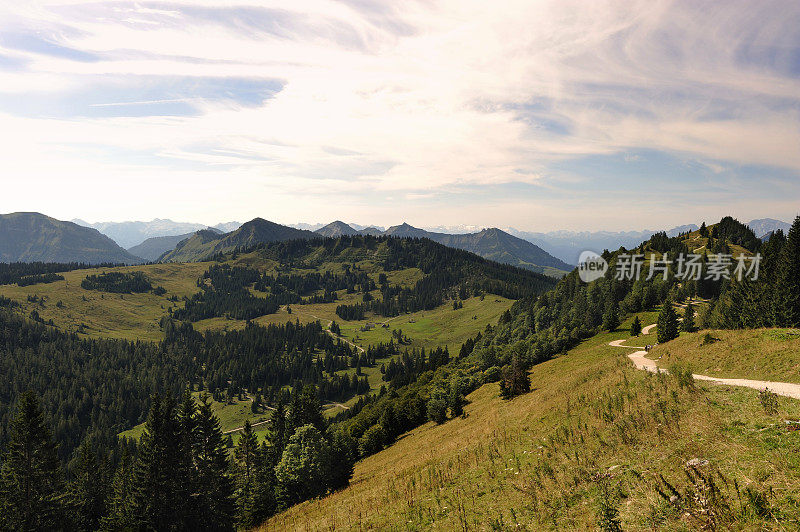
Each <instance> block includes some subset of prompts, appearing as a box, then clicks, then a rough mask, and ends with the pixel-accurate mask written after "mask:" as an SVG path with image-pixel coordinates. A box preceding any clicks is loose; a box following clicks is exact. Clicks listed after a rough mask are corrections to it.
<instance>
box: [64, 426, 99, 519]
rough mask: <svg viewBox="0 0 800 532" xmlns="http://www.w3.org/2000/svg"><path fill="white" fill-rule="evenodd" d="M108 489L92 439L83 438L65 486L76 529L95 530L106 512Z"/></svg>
mask: <svg viewBox="0 0 800 532" xmlns="http://www.w3.org/2000/svg"><path fill="white" fill-rule="evenodd" d="M108 491H109V486H108V476H107V473H106V469H105V466H104V464H103V463H102V462H101V461H100V460H98V458H97V453H96V450H95V445H94V443H93V442H92V441H91V440H89V439H87V440H84V441H83V442H82V443H81V446H80V447H79V448H78V456H77V460H76V462H75V467H74V479H73V480H72V482H70V484H69V487H68V490H67V500H68V503H69V507H70V514H71V516H72V524H73V525H74V526H75V528H77V529H78V530H87V531H89V530H97V529H98V528H99V527H100V520H101V519H102V518H103V516H104V515H105V514H106V496H107V493H108Z"/></svg>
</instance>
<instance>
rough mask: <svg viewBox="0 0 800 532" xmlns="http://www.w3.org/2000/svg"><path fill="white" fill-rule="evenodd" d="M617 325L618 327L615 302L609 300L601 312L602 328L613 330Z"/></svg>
mask: <svg viewBox="0 0 800 532" xmlns="http://www.w3.org/2000/svg"><path fill="white" fill-rule="evenodd" d="M617 327H619V314H618V311H617V304H616V303H615V302H614V301H613V300H611V301H609V303H608V305H607V306H606V311H605V313H604V314H603V329H605V330H607V331H613V330H614V329H616V328H617Z"/></svg>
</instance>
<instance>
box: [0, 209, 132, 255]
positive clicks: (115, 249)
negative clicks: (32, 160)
mask: <svg viewBox="0 0 800 532" xmlns="http://www.w3.org/2000/svg"><path fill="white" fill-rule="evenodd" d="M0 234H2V235H3V238H1V239H0V261H2V262H34V261H41V262H85V263H90V264H98V263H102V262H117V263H126V264H137V263H140V262H142V260H141V259H140V258H139V257H136V256H134V255H132V254H130V253H128V252H127V251H125V250H124V249H122V248H121V247H120V246H119V245H117V243H116V242H114V241H113V240H112V239H110V238H109V237H108V236H106V235H103V234H102V233H100V232H99V231H98V230H97V229H94V228H91V227H85V226H81V225H78V224H76V223H74V222H67V221H61V220H57V219H55V218H52V217H50V216H47V215H44V214H41V213H38V212H15V213H11V214H5V215H2V214H0Z"/></svg>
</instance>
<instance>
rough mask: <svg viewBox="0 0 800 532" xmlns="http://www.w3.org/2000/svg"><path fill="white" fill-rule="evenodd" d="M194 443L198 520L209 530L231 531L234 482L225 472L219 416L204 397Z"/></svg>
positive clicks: (223, 444) (225, 463)
mask: <svg viewBox="0 0 800 532" xmlns="http://www.w3.org/2000/svg"><path fill="white" fill-rule="evenodd" d="M195 445H196V447H195V452H196V454H195V460H194V461H195V465H196V468H197V488H196V492H197V508H198V510H197V517H198V522H199V523H202V526H204V527H208V528H211V529H212V530H232V529H233V517H234V512H235V504H234V499H233V481H232V479H231V478H230V476H229V475H228V467H229V464H228V449H227V446H226V443H225V438H224V437H223V435H222V430H221V429H220V426H219V419H217V417H216V416H215V415H214V412H213V411H212V410H211V403H209V402H208V401H207V400H206V399H205V398H204V399H203V400H201V401H200V404H199V406H198V408H197V438H196V442H195Z"/></svg>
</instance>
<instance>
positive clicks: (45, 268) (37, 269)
mask: <svg viewBox="0 0 800 532" xmlns="http://www.w3.org/2000/svg"><path fill="white" fill-rule="evenodd" d="M115 266H124V265H123V264H111V263H108V264H84V263H81V262H68V263H63V264H61V263H49V262H11V263H7V262H0V284H14V283H17V284H19V283H20V281H22V282H23V284H21V285H20V286H25V284H35V283H32V282H30V281H31V280H33V279H37V281H36V282H52V280H55V279H54V278H53V277H52V274H56V273H64V272H70V271H73V270H86V269H89V268H113V267H115ZM61 278H62V279H63V277H61Z"/></svg>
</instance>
